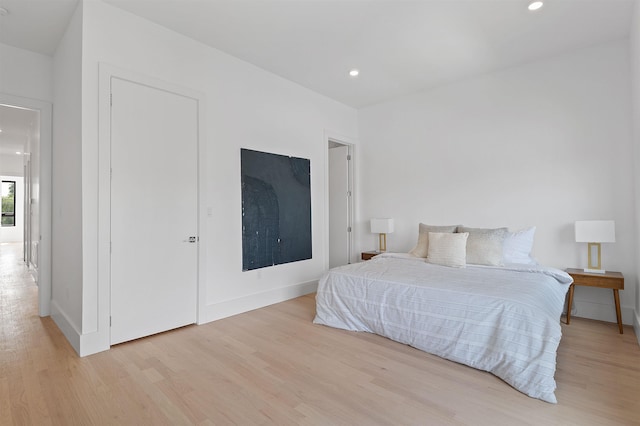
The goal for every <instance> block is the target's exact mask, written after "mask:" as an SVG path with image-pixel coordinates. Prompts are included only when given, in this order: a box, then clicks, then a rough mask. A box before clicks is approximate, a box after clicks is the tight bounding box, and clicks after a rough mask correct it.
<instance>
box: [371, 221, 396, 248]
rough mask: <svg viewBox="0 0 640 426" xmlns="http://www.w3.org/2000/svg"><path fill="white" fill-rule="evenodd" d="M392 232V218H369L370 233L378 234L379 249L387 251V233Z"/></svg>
mask: <svg viewBox="0 0 640 426" xmlns="http://www.w3.org/2000/svg"><path fill="white" fill-rule="evenodd" d="M392 232H393V219H388V218H384V219H371V233H372V234H380V237H379V238H380V251H381V252H383V251H387V234H390V233H392Z"/></svg>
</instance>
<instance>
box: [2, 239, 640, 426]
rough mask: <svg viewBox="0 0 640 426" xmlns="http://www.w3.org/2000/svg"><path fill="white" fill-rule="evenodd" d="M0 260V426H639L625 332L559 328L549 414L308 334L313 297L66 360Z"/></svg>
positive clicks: (635, 371) (455, 375)
mask: <svg viewBox="0 0 640 426" xmlns="http://www.w3.org/2000/svg"><path fill="white" fill-rule="evenodd" d="M9 253H10V252H9ZM9 257H10V256H9ZM0 263H1V264H2V266H3V272H2V274H0V320H1V323H0V413H1V415H0V424H1V425H3V426H4V425H14V424H15V425H21V424H37V425H49V424H51V425H103V424H106V425H109V424H118V425H123V424H126V425H129V424H135V425H192V424H193V425H233V424H237V425H254V424H259V425H425V424H428V425H492V426H493V425H514V424H518V425H540V424H545V425H580V426H584V425H587V426H589V425H640V404H639V403H638V398H639V397H640V347H639V346H638V343H637V341H636V339H635V335H634V332H633V330H632V329H631V328H630V327H625V333H624V334H622V335H621V334H619V333H618V332H617V325H616V324H614V323H603V322H598V321H590V320H585V319H581V318H574V319H572V321H571V325H569V326H567V325H565V324H562V331H563V337H562V341H561V343H560V348H559V350H558V364H557V371H556V381H557V383H558V389H557V391H556V396H557V398H558V404H557V405H554V404H548V403H545V402H542V401H539V400H536V399H532V398H529V397H527V396H526V395H523V394H522V393H520V392H518V391H516V390H515V389H513V388H512V387H510V386H509V385H508V384H506V383H505V382H503V381H502V380H500V379H498V378H496V377H495V376H493V375H491V374H489V373H486V372H483V371H478V370H474V369H472V368H469V367H466V366H464V365H461V364H456V363H454V362H450V361H447V360H444V359H441V358H438V357H436V356H433V355H430V354H427V353H424V352H421V351H419V350H416V349H414V348H411V347H409V346H406V345H402V344H399V343H396V342H393V341H391V340H388V339H385V338H383V337H380V336H375V335H372V334H367V333H354V332H348V331H344V330H337V329H332V328H329V327H324V326H320V325H314V324H313V323H312V320H313V317H314V315H315V299H314V296H313V295H309V296H304V297H300V298H297V299H294V300H290V301H287V302H283V303H279V304H276V305H272V306H269V307H266V308H263V309H258V310H255V311H252V312H248V313H246V314H242V315H236V316H234V317H231V318H226V319H223V320H219V321H215V322H213V323H209V324H205V325H202V326H190V327H184V328H181V329H178V330H174V331H171V332H167V333H162V334H159V335H155V336H151V337H148V338H145V339H140V340H136V341H133V342H128V343H125V344H121V345H118V346H114V347H113V348H112V349H111V350H109V351H107V352H103V353H99V354H95V355H92V356H89V357H86V358H78V357H77V355H76V354H75V352H74V351H73V349H72V348H71V346H70V345H69V344H68V342H67V341H66V340H65V339H64V336H63V335H62V333H61V332H60V330H58V328H57V327H56V326H55V324H54V323H53V321H52V320H51V319H50V318H39V317H38V316H37V288H36V287H35V285H34V283H33V281H32V280H30V277H29V274H28V273H27V272H26V270H25V269H24V266H23V265H22V263H21V262H20V261H19V259H17V258H16V259H14V260H11V259H9V260H8V258H7V250H6V246H0Z"/></svg>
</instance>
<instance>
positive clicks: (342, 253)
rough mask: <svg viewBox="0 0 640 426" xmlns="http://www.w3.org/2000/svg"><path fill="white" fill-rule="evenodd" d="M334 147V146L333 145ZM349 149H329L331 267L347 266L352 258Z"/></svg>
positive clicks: (340, 146)
mask: <svg viewBox="0 0 640 426" xmlns="http://www.w3.org/2000/svg"><path fill="white" fill-rule="evenodd" d="M332 145H333V144H332ZM348 158H349V147H348V146H346V145H339V146H335V145H334V146H333V147H330V148H329V267H330V268H333V267H336V266H341V265H346V264H347V263H350V262H349V256H350V247H349V244H350V217H349V197H350V192H349V191H350V188H349V160H348Z"/></svg>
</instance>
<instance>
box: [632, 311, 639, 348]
mask: <svg viewBox="0 0 640 426" xmlns="http://www.w3.org/2000/svg"><path fill="white" fill-rule="evenodd" d="M633 330H634V331H635V332H636V339H638V345H640V313H639V312H637V311H636V312H634V315H633Z"/></svg>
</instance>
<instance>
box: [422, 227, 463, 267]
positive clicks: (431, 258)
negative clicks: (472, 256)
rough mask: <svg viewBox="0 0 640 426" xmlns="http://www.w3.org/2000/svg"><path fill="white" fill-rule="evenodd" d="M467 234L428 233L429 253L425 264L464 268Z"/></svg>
mask: <svg viewBox="0 0 640 426" xmlns="http://www.w3.org/2000/svg"><path fill="white" fill-rule="evenodd" d="M468 237H469V234H468V233H467V232H463V233H458V234H454V233H450V232H429V252H428V254H427V262H429V263H435V264H436V265H444V266H452V267H454V268H464V267H465V265H466V258H467V238H468Z"/></svg>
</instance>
